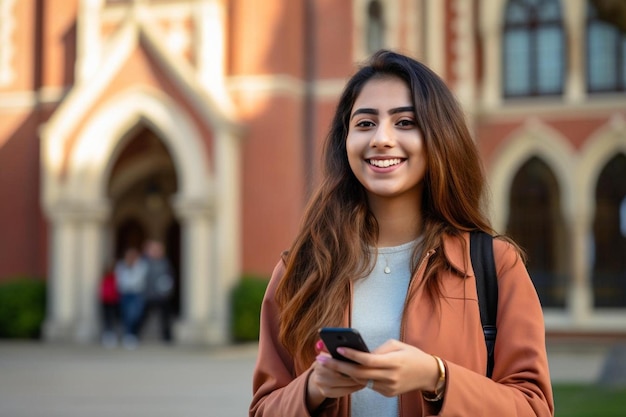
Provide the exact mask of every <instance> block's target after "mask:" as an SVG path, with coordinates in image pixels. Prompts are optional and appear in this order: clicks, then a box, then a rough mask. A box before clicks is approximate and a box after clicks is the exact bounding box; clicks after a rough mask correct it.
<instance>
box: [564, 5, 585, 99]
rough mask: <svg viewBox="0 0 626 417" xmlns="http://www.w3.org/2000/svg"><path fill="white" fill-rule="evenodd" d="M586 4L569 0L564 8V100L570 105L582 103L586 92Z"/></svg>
mask: <svg viewBox="0 0 626 417" xmlns="http://www.w3.org/2000/svg"><path fill="white" fill-rule="evenodd" d="M586 7H587V2H586V1H585V0H569V1H568V2H567V7H565V8H564V13H565V16H564V17H565V19H564V22H565V27H564V28H563V32H564V36H565V41H566V52H567V55H566V56H565V85H564V88H565V91H564V93H565V94H564V96H565V100H566V101H568V102H571V103H580V102H582V101H584V99H585V95H586V91H585V85H586V80H585V78H586V75H585V68H586V65H585V48H586V43H587V38H586V36H585V30H586V28H587V26H586V25H585V17H586Z"/></svg>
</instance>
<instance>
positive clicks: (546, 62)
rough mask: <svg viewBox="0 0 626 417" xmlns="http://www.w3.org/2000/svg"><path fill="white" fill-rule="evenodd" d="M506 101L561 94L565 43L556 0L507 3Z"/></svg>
mask: <svg viewBox="0 0 626 417" xmlns="http://www.w3.org/2000/svg"><path fill="white" fill-rule="evenodd" d="M504 21H505V23H504V41H503V51H502V59H503V61H504V62H503V66H502V68H503V71H504V74H503V77H502V79H503V82H504V88H503V91H504V95H505V97H526V96H543V95H558V94H561V93H562V92H563V80H564V71H565V51H564V49H565V46H564V45H565V43H564V39H563V38H564V36H563V23H562V15H561V6H560V2H559V1H558V0H509V1H508V2H507V5H506V10H505V20H504Z"/></svg>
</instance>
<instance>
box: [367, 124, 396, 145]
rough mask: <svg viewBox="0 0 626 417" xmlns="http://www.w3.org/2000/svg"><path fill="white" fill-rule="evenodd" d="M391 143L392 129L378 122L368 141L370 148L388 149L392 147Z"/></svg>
mask: <svg viewBox="0 0 626 417" xmlns="http://www.w3.org/2000/svg"><path fill="white" fill-rule="evenodd" d="M393 141H394V139H393V128H392V127H391V126H389V124H388V123H384V122H380V123H379V125H378V127H377V128H376V131H375V132H374V134H373V136H372V139H371V140H370V147H372V148H385V147H386V148H389V147H392V146H393Z"/></svg>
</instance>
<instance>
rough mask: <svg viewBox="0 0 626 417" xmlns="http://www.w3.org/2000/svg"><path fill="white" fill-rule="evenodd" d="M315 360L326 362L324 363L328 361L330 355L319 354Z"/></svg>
mask: <svg viewBox="0 0 626 417" xmlns="http://www.w3.org/2000/svg"><path fill="white" fill-rule="evenodd" d="M315 360H316V361H318V362H319V363H321V364H324V363H326V362H328V357H326V356H322V355H319V356H318V357H316V358H315Z"/></svg>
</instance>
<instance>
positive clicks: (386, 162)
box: [370, 158, 402, 168]
mask: <svg viewBox="0 0 626 417" xmlns="http://www.w3.org/2000/svg"><path fill="white" fill-rule="evenodd" d="M400 162H402V160H401V159H399V158H395V159H370V164H371V165H374V166H375V167H379V168H387V167H390V166H392V165H398V164H399V163H400Z"/></svg>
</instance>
